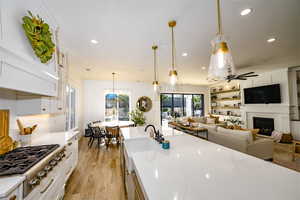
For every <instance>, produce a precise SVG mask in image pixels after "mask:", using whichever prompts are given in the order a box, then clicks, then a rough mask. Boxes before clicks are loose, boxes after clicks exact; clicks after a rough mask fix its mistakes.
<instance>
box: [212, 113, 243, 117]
mask: <svg viewBox="0 0 300 200" xmlns="http://www.w3.org/2000/svg"><path fill="white" fill-rule="evenodd" d="M212 115H216V116H224V117H241V116H236V115H222V114H212Z"/></svg>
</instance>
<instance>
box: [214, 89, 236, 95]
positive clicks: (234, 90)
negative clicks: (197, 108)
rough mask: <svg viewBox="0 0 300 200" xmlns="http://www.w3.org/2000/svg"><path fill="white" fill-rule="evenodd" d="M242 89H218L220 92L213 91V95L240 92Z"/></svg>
mask: <svg viewBox="0 0 300 200" xmlns="http://www.w3.org/2000/svg"><path fill="white" fill-rule="evenodd" d="M239 91H240V89H233V90H222V91H218V92H211V93H210V94H211V95H214V94H223V93H231V92H239Z"/></svg>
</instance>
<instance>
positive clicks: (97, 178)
mask: <svg viewBox="0 0 300 200" xmlns="http://www.w3.org/2000/svg"><path fill="white" fill-rule="evenodd" d="M87 143H88V139H87V138H82V139H81V140H80V141H79V161H78V166H77V168H76V169H75V170H74V172H73V174H72V175H71V177H70V179H69V181H68V184H67V186H66V195H65V198H64V200H125V192H124V185H123V181H122V176H121V168H120V155H119V148H117V147H116V146H113V145H112V146H111V147H110V148H109V149H108V150H106V148H105V147H101V148H100V149H98V147H97V145H96V143H97V142H94V146H93V147H91V148H89V147H88V145H87Z"/></svg>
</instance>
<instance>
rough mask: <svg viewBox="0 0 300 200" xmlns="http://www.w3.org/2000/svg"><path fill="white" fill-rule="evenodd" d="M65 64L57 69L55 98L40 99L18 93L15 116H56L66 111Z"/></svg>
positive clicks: (39, 97) (66, 67) (35, 96)
mask: <svg viewBox="0 0 300 200" xmlns="http://www.w3.org/2000/svg"><path fill="white" fill-rule="evenodd" d="M67 69H68V66H67V63H66V62H65V63H64V65H63V66H59V68H58V75H59V79H58V84H57V87H56V89H55V90H56V91H57V96H56V97H41V96H37V95H29V94H24V93H20V94H18V95H17V115H20V116H22V115H35V114H54V113H55V114H57V113H64V112H65V111H66V92H67V91H66V85H67Z"/></svg>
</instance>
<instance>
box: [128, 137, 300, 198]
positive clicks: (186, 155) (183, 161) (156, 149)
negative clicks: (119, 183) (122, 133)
mask: <svg viewBox="0 0 300 200" xmlns="http://www.w3.org/2000/svg"><path fill="white" fill-rule="evenodd" d="M166 139H168V140H169V141H170V146H171V148H170V149H169V150H163V149H162V148H161V147H160V145H159V144H157V143H156V144H155V143H154V146H153V142H151V141H148V142H147V141H146V140H152V139H150V138H142V139H137V140H136V142H137V141H138V140H140V141H141V144H140V145H137V144H136V143H135V144H133V145H132V146H131V147H126V146H125V148H131V149H130V151H131V152H132V155H131V156H132V159H133V163H134V167H135V170H136V172H137V175H138V178H139V179H140V182H141V184H142V187H143V189H144V191H145V194H146V196H147V197H148V199H149V200H199V199H206V200H220V199H222V200H240V199H243V200H254V199H255V200H269V199H272V200H299V199H300V173H298V172H295V171H292V170H289V169H287V168H283V167H281V166H278V165H276V164H273V163H271V162H267V161H264V160H261V159H258V158H255V157H252V156H249V155H247V154H244V153H240V152H237V151H234V150H231V149H228V148H226V147H223V146H220V145H217V144H214V143H211V142H208V141H205V140H201V139H199V138H196V137H193V136H189V135H186V134H184V135H179V136H170V137H166ZM125 142H127V141H125ZM129 142H130V141H129ZM127 144H128V145H129V146H130V143H128V142H127ZM145 144H148V146H147V145H145ZM151 145H152V147H151ZM143 146H144V150H140V149H142V147H143ZM132 149H133V150H132Z"/></svg>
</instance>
